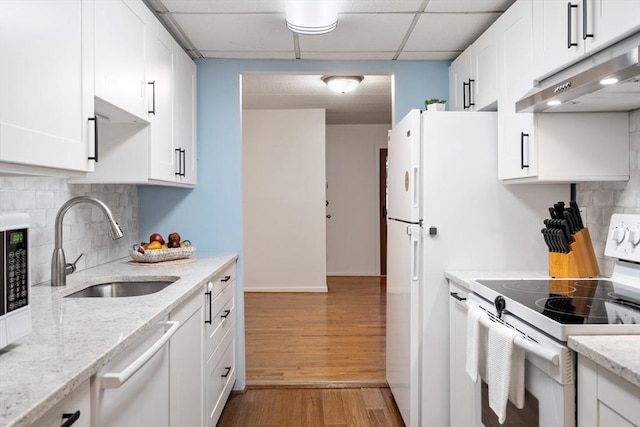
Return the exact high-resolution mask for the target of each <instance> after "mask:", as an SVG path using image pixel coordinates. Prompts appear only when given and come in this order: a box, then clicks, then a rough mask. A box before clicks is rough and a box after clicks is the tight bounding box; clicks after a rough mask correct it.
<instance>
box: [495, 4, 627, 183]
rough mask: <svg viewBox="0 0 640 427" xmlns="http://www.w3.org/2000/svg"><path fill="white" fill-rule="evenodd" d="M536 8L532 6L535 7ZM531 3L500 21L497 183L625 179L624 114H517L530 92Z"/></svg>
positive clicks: (531, 79) (532, 77) (625, 115)
mask: <svg viewBox="0 0 640 427" xmlns="http://www.w3.org/2000/svg"><path fill="white" fill-rule="evenodd" d="M533 3H535V2H533ZM532 11H533V9H532V1H531V0H518V1H517V2H516V3H515V4H514V5H513V6H512V7H510V8H509V9H508V10H507V11H506V12H505V13H504V14H503V15H502V16H501V17H500V18H499V19H498V21H496V24H497V25H498V27H499V30H500V34H501V40H500V41H499V45H500V48H499V57H498V63H499V64H500V66H499V67H498V82H499V85H498V178H499V179H501V180H505V181H506V182H511V183H530V182H548V183H552V182H579V181H624V180H628V179H629V132H628V129H629V123H628V121H629V117H628V116H629V115H628V113H624V112H623V113H545V114H542V113H541V114H534V113H516V110H515V104H516V102H517V101H518V100H519V99H520V98H522V97H523V96H524V95H525V94H526V93H527V92H529V91H530V90H531V89H532V88H533V80H534V73H533V64H534V55H533V53H532V46H533V28H532Z"/></svg>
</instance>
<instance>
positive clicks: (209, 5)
mask: <svg viewBox="0 0 640 427" xmlns="http://www.w3.org/2000/svg"><path fill="white" fill-rule="evenodd" d="M150 1H151V3H153V2H154V1H157V0H150ZM162 3H163V4H164V6H165V7H166V8H167V9H168V10H169V11H170V12H173V13H265V12H267V13H274V12H277V13H284V1H283V0H162Z"/></svg>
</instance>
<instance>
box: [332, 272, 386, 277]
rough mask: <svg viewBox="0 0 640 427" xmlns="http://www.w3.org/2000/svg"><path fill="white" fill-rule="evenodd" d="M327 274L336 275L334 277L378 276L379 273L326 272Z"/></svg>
mask: <svg viewBox="0 0 640 427" xmlns="http://www.w3.org/2000/svg"><path fill="white" fill-rule="evenodd" d="M327 276H336V277H344V276H346V277H358V276H362V277H378V276H380V273H327Z"/></svg>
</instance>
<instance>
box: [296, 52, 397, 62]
mask: <svg viewBox="0 0 640 427" xmlns="http://www.w3.org/2000/svg"><path fill="white" fill-rule="evenodd" d="M395 54H396V53H395V52H327V51H322V52H309V51H303V52H301V54H300V59H318V60H333V61H357V60H374V61H391V60H392V59H393V57H394V56H395Z"/></svg>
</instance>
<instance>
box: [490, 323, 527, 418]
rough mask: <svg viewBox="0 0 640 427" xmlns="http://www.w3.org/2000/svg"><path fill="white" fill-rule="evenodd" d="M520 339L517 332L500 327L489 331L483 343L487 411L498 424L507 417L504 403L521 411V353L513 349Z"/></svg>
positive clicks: (522, 374)
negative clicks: (511, 404)
mask: <svg viewBox="0 0 640 427" xmlns="http://www.w3.org/2000/svg"><path fill="white" fill-rule="evenodd" d="M519 336H522V335H521V334H520V333H519V332H518V331H516V330H514V329H512V328H509V327H507V326H505V325H502V324H500V323H494V324H492V325H491V327H490V328H489V337H488V342H487V347H488V348H487V353H488V354H487V359H488V360H487V384H488V385H489V407H490V408H491V409H492V410H493V412H495V414H496V415H497V416H498V421H499V422H500V424H502V423H504V420H505V418H506V416H507V401H508V400H510V401H511V402H512V403H513V404H514V405H515V406H516V407H517V408H523V407H524V350H523V349H521V348H520V347H517V346H515V345H514V342H513V341H514V339H515V338H516V337H519Z"/></svg>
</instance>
